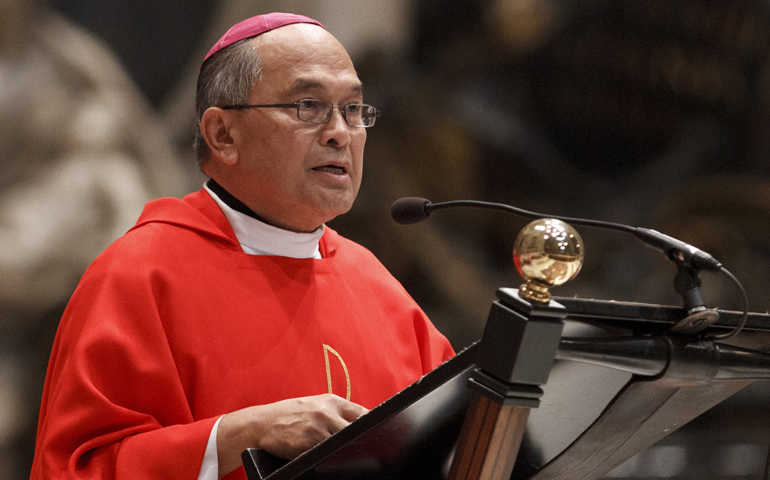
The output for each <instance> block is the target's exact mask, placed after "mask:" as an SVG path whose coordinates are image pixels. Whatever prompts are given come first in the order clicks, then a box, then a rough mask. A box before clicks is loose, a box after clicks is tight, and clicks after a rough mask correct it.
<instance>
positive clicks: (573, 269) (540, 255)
mask: <svg viewBox="0 0 770 480" xmlns="http://www.w3.org/2000/svg"><path fill="white" fill-rule="evenodd" d="M584 255H585V253H584V250H583V239H582V238H580V235H579V234H578V233H577V230H575V229H574V228H572V226H571V225H569V224H567V223H565V222H562V221H561V220H556V219H554V218H541V219H539V220H535V221H534V222H532V223H530V224H529V225H527V226H526V227H524V228H523V229H522V230H521V232H520V233H519V236H518V237H516V243H515V244H514V247H513V261H514V262H515V263H516V269H517V270H518V271H519V273H520V274H521V276H522V277H524V279H525V280H526V281H527V283H525V284H522V285H521V286H520V287H519V295H521V296H522V297H524V298H526V299H529V300H533V301H535V302H539V303H548V302H549V301H550V300H551V294H550V292H549V291H548V289H549V288H551V287H554V286H558V285H562V284H564V283H567V282H568V281H570V280H572V279H573V278H575V276H577V274H578V272H579V271H580V268H581V267H582V266H583V257H584Z"/></svg>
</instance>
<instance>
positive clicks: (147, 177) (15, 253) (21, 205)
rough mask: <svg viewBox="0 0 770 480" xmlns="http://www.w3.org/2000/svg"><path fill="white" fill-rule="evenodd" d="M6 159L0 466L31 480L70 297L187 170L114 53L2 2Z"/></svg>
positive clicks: (0, 245) (17, 1)
mask: <svg viewBox="0 0 770 480" xmlns="http://www.w3.org/2000/svg"><path fill="white" fill-rule="evenodd" d="M0 165H1V166H2V168H0V392H2V393H0V469H2V471H3V472H4V474H3V476H4V477H5V478H26V477H27V476H28V475H29V465H30V464H31V460H32V454H33V451H34V436H35V430H36V422H37V410H38V406H37V404H38V401H39V398H40V392H41V390H42V384H43V375H44V373H45V359H46V358H47V357H48V354H49V352H50V348H51V342H52V340H53V334H54V332H55V331H56V325H57V324H58V319H59V317H60V316H61V313H62V310H63V308H64V305H65V304H66V302H67V300H68V298H69V296H70V295H71V293H72V291H73V290H74V288H75V285H76V284H77V282H78V280H79V279H80V276H81V275H82V273H83V271H84V270H85V268H86V267H87V266H88V265H89V263H90V262H91V261H92V260H93V258H94V257H96V255H97V254H99V253H100V252H101V251H102V250H103V249H104V248H105V247H106V246H107V245H108V244H109V243H111V242H112V241H113V240H114V239H116V238H117V237H118V236H120V235H121V234H123V233H124V232H125V231H126V230H128V229H129V228H130V227H131V226H132V225H133V224H134V222H135V221H136V218H137V217H138V216H139V214H140V213H141V210H142V207H143V205H144V203H145V202H147V201H149V200H151V199H153V198H156V197H159V196H178V195H182V194H184V193H186V192H187V191H188V190H189V188H190V183H191V181H190V179H189V178H190V176H191V175H190V174H189V173H186V172H185V171H184V170H183V169H182V168H181V166H180V164H179V161H178V159H177V154H176V152H175V151H174V150H173V148H172V146H171V143H170V141H169V140H168V137H167V135H166V134H165V132H163V131H162V128H161V127H160V124H159V122H158V121H157V120H156V119H155V118H154V114H153V112H152V111H151V109H150V107H149V105H148V103H147V101H146V100H145V99H144V98H143V97H142V95H141V94H140V93H139V92H138V91H137V89H136V88H135V87H134V86H133V84H132V83H131V81H130V80H129V78H128V76H127V75H126V73H125V72H124V71H123V69H122V68H121V67H120V66H119V64H118V62H117V61H116V60H115V59H114V58H113V55H112V54H111V53H110V52H109V51H108V50H107V49H106V48H105V47H104V46H102V44H100V43H99V42H98V41H97V40H95V39H94V38H92V37H91V36H89V35H88V34H86V33H85V32H83V31H81V30H79V29H78V28H77V27H75V26H74V25H73V24H71V23H70V22H68V21H67V20H65V19H63V18H61V17H59V16H56V15H55V14H53V13H51V12H50V11H49V10H48V9H46V8H43V7H42V6H39V5H38V3H37V2H35V1H33V2H29V1H21V0H0ZM191 170H192V168H191V169H189V171H191Z"/></svg>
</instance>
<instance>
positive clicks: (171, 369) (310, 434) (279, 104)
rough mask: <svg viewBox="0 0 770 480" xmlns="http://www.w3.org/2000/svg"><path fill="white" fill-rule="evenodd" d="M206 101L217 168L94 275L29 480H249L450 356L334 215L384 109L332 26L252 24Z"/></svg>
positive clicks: (206, 84) (218, 49) (355, 182)
mask: <svg viewBox="0 0 770 480" xmlns="http://www.w3.org/2000/svg"><path fill="white" fill-rule="evenodd" d="M196 103H197V107H198V112H199V117H200V137H199V139H198V141H197V148H198V155H199V160H200V163H201V168H202V170H203V171H204V172H205V173H206V174H207V175H209V176H210V177H211V180H210V181H209V182H207V184H206V186H205V188H204V189H203V190H201V191H199V192H197V193H194V194H191V195H188V196H187V197H185V198H184V199H182V200H177V199H160V200H156V201H154V202H150V203H148V204H147V206H146V207H145V210H144V212H143V213H142V216H141V217H140V218H139V221H138V222H137V224H136V226H135V227H134V228H133V229H132V230H130V231H129V232H128V233H127V234H126V235H125V236H124V237H122V238H121V239H119V240H118V241H117V242H115V243H114V244H113V245H112V246H111V247H110V248H108V249H107V250H106V251H105V252H104V253H103V254H102V255H101V256H100V257H99V258H98V259H97V260H96V261H94V263H93V264H92V266H91V267H90V268H89V271H88V272H87V273H86V274H85V275H84V277H83V279H82V280H81V283H80V285H79V286H78V289H77V291H76V292H75V294H74V295H73V297H72V299H71V300H70V303H69V305H68V307H67V311H66V312H65V314H64V316H63V318H62V321H61V324H60V326H59V331H58V333H57V339H56V342H55V344H54V348H53V352H52V354H51V360H50V363H49V367H48V374H47V378H46V385H45V391H44V394H43V402H42V406H41V411H40V421H39V425H38V438H37V445H36V452H35V463H34V465H33V469H32V478H75V477H76V478H100V479H101V478H132V479H135V478H175V479H184V478H207V479H208V478H217V477H219V478H221V477H223V476H225V475H228V474H230V475H228V477H232V478H235V477H241V478H243V477H244V473H243V469H242V467H241V462H240V452H241V451H242V450H244V449H245V448H249V447H255V448H262V449H264V450H266V451H268V452H271V453H273V454H275V455H278V456H280V457H283V458H293V457H295V456H297V455H298V454H299V453H301V452H303V451H304V450H306V449H308V448H310V447H312V446H313V445H315V444H316V443H318V442H320V441H322V440H323V439H325V438H327V437H328V436H330V435H331V434H333V433H335V432H336V431H338V430H340V429H341V428H343V427H344V426H346V425H347V424H348V423H350V422H351V421H353V420H355V419H356V418H357V417H359V416H360V415H362V414H364V413H365V412H366V411H367V409H369V408H372V407H374V406H376V405H377V404H379V403H381V402H382V401H384V400H386V399H387V398H388V397H390V396H392V395H393V394H395V393H397V392H398V391H400V390H401V389H403V388H404V387H406V386H407V385H409V384H410V383H412V382H413V381H415V380H417V379H418V378H419V377H420V376H421V375H423V374H425V373H427V372H428V371H430V370H431V369H433V368H434V367H435V366H437V365H438V364H439V363H441V362H442V361H444V360H446V359H448V358H449V357H451V356H452V355H453V352H452V349H451V347H450V346H449V343H448V342H447V341H446V339H445V338H444V337H443V336H441V334H439V333H438V332H437V331H436V330H435V328H434V327H433V326H432V325H431V323H430V322H429V321H428V319H427V318H426V317H425V315H424V314H423V313H422V311H421V310H420V309H419V307H417V305H416V304H415V303H414V301H413V300H412V299H411V298H410V297H409V296H408V294H407V293H406V292H405V291H404V290H403V288H402V287H401V286H400V285H399V284H398V282H396V281H395V280H394V279H393V278H392V277H391V276H390V275H389V274H388V273H387V271H386V270H385V269H384V267H383V266H382V265H381V264H380V263H379V262H377V261H376V259H374V257H373V256H372V255H371V253H369V252H368V251H367V250H365V249H363V248H362V247H360V246H358V245H356V244H354V243H353V242H350V241H348V240H345V239H343V238H342V237H340V236H339V235H337V234H336V233H335V232H334V231H332V230H331V229H329V228H326V227H325V226H324V223H325V222H327V221H329V220H331V219H332V218H334V217H335V216H337V215H339V214H341V213H344V212H346V211H347V210H348V209H349V208H350V207H351V205H352V203H353V200H354V199H355V197H356V194H357V192H358V188H359V186H360V182H361V171H362V164H363V150H364V142H365V140H366V130H365V127H367V126H371V125H373V123H374V120H375V118H376V116H377V112H376V110H375V109H374V108H373V107H370V106H367V105H364V104H363V103H362V86H361V82H360V80H359V79H358V76H357V75H356V72H355V70H354V68H353V64H352V62H351V60H350V58H349V57H348V55H347V53H346V52H345V49H344V48H343V47H342V46H341V45H340V44H339V42H337V40H336V39H335V38H334V37H333V36H332V35H331V34H329V33H328V32H327V31H326V30H325V29H324V28H323V27H322V26H321V25H320V24H319V23H318V22H316V21H314V20H312V19H309V18H307V17H302V16H296V15H290V14H268V15H263V16H258V17H254V18H251V19H248V20H245V21H244V22H241V23H239V24H237V25H236V26H234V27H233V28H231V29H230V31H228V32H227V33H226V34H225V36H224V37H222V39H221V40H220V41H219V42H218V43H217V44H216V45H215V46H214V47H213V48H212V50H211V52H209V55H208V56H207V58H206V60H204V65H203V67H202V69H201V73H200V76H199V81H198V98H197V100H196ZM343 397H344V398H343ZM239 467H241V468H239Z"/></svg>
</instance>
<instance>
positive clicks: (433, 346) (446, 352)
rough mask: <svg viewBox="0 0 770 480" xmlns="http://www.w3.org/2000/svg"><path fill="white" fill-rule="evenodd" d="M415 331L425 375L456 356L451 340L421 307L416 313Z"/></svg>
mask: <svg viewBox="0 0 770 480" xmlns="http://www.w3.org/2000/svg"><path fill="white" fill-rule="evenodd" d="M414 331H415V334H416V335H417V341H418V342H419V344H420V361H421V362H422V373H423V375H425V374H426V373H428V372H430V371H431V370H433V369H434V368H436V367H438V366H439V365H441V364H442V363H443V362H446V361H447V360H449V359H450V358H452V357H454V356H455V351H454V349H452V345H451V344H450V343H449V340H447V339H446V337H444V335H442V334H441V332H439V331H438V330H437V329H436V327H435V326H433V323H431V321H430V320H429V319H428V317H427V316H425V314H424V313H423V312H422V310H420V309H419V307H417V312H416V313H415V319H414Z"/></svg>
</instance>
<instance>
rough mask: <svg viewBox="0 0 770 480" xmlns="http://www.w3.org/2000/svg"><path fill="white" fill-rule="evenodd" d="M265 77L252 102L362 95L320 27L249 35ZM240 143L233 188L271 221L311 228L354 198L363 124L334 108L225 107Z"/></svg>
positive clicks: (349, 66)
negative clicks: (313, 114)
mask: <svg viewBox="0 0 770 480" xmlns="http://www.w3.org/2000/svg"><path fill="white" fill-rule="evenodd" d="M254 42H255V44H256V47H257V49H258V51H259V54H260V57H261V60H262V78H261V80H259V81H257V84H256V85H255V86H254V88H253V89H252V92H251V96H250V98H249V103H250V104H274V103H293V102H296V101H298V100H302V99H317V100H325V101H329V102H331V103H332V104H334V105H336V106H343V105H346V104H348V103H360V102H362V100H363V98H362V91H361V82H360V80H359V79H358V75H357V74H356V72H355V69H354V68H353V63H352V61H351V60H350V57H349V56H348V54H347V52H346V51H345V49H344V48H343V47H342V45H340V43H339V42H337V40H336V39H335V38H334V37H333V36H332V35H331V34H329V33H328V32H327V31H325V30H324V29H322V28H321V27H318V26H315V25H307V24H296V25H287V26H285V27H281V28H278V29H276V30H273V31H271V32H267V33H266V34H264V35H261V36H259V37H257V38H256V39H255V40H254ZM227 114H230V115H233V116H234V117H233V120H234V122H235V123H234V124H235V125H236V126H237V128H236V129H235V130H233V140H234V141H235V142H236V144H237V145H238V154H239V158H238V162H237V163H236V165H235V167H237V169H238V171H237V177H238V179H237V180H236V182H237V190H238V192H237V193H236V192H232V193H233V194H235V195H236V197H238V198H239V200H241V201H242V202H244V203H245V204H246V205H247V206H249V207H250V208H251V209H253V210H254V211H255V212H257V213H258V214H259V215H261V216H263V218H265V220H267V221H268V222H269V223H272V224H273V225H276V226H278V227H282V228H285V229H288V230H294V231H311V230H313V229H315V228H316V227H318V226H320V225H321V224H322V223H324V222H327V221H329V220H331V219H332V218H334V217H336V216H337V215H339V214H342V213H345V212H347V211H348V210H349V209H350V207H351V206H352V205H353V201H354V200H355V198H356V195H357V194H358V189H359V187H360V185H361V173H362V168H363V155H364V143H365V142H366V130H365V129H364V128H360V127H351V126H349V125H348V124H347V123H345V120H344V118H343V117H342V114H341V113H340V112H339V110H337V109H335V110H334V112H333V114H332V118H331V121H330V122H329V123H327V124H316V123H308V122H304V121H302V120H299V119H298V118H297V110H296V109H293V108H253V109H249V110H242V111H236V110H230V111H227Z"/></svg>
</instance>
